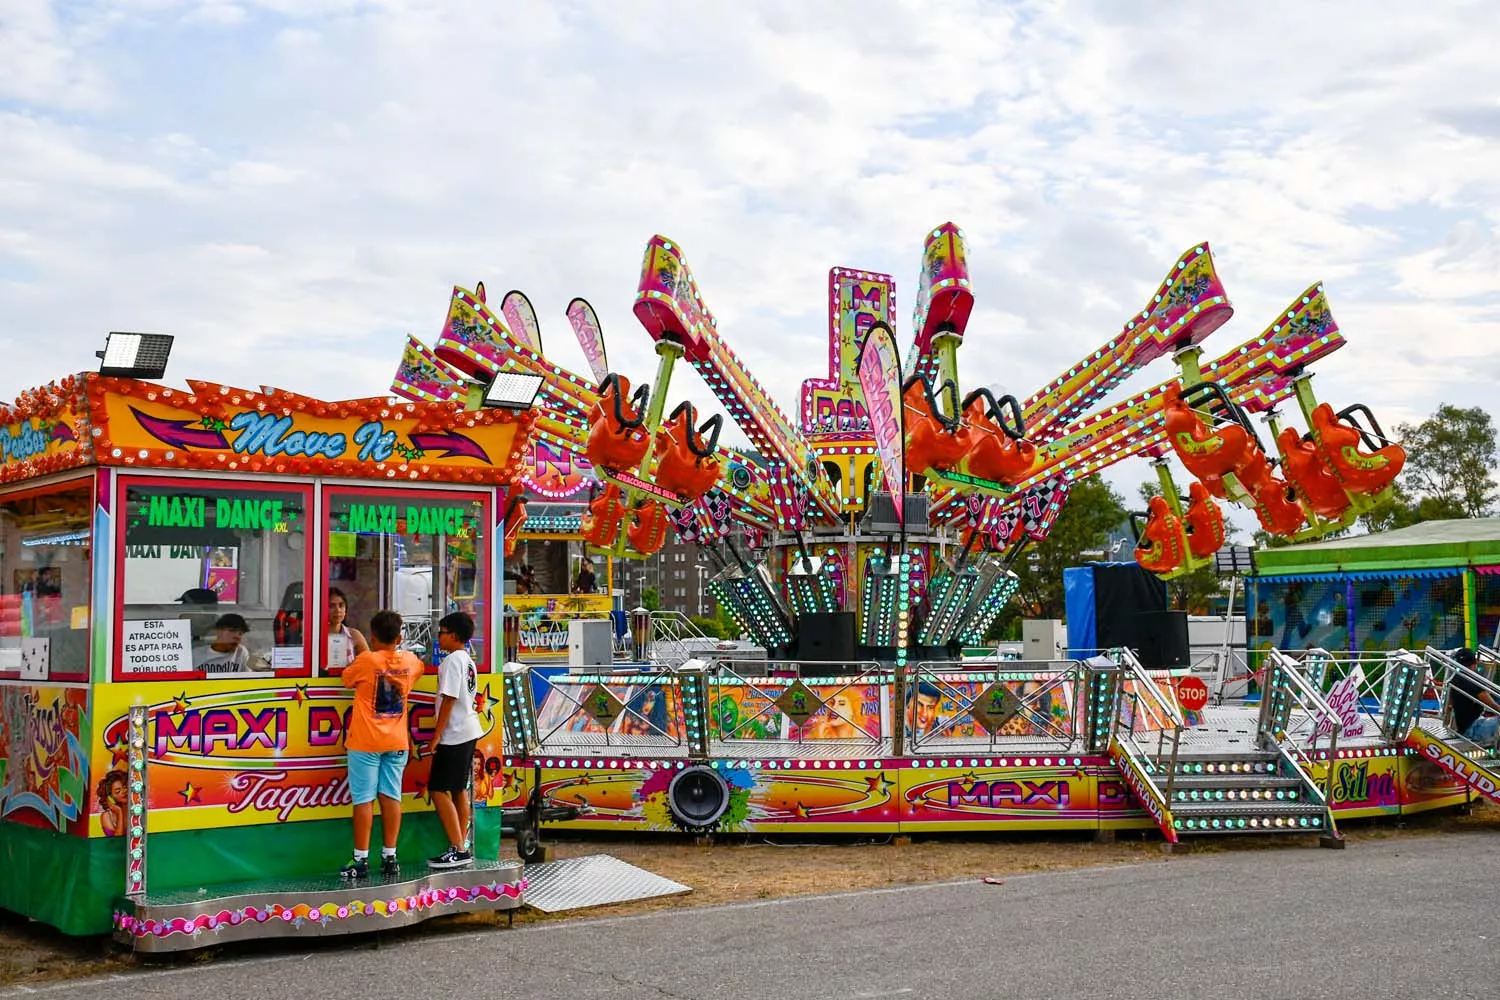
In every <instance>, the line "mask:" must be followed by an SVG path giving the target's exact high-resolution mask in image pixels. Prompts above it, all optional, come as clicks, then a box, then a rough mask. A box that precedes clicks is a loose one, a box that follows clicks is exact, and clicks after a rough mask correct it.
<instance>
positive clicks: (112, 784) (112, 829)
mask: <svg viewBox="0 0 1500 1000" xmlns="http://www.w3.org/2000/svg"><path fill="white" fill-rule="evenodd" d="M125 781H126V779H125V772H124V771H110V772H109V773H108V774H106V775H105V776H104V777H102V778H100V779H99V784H98V785H97V786H95V788H94V799H95V800H96V801H97V802H98V803H99V822H100V824H101V825H102V826H103V827H104V835H105V836H106V837H118V836H120V834H122V833H124V832H125Z"/></svg>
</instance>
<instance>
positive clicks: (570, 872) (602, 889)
mask: <svg viewBox="0 0 1500 1000" xmlns="http://www.w3.org/2000/svg"><path fill="white" fill-rule="evenodd" d="M526 881H527V886H526V897H525V900H524V902H525V904H526V905H527V906H529V907H531V908H532V909H534V910H541V911H542V912H543V913H560V912H562V911H563V910H579V909H582V908H584V907H586V906H605V905H607V904H609V903H628V902H631V901H633V900H637V899H651V898H652V897H654V896H675V895H678V894H680V893H684V892H692V891H693V890H692V887H691V886H686V885H683V884H682V883H681V882H673V881H672V880H671V879H669V878H662V877H661V876H660V875H657V874H655V873H653V872H648V871H646V870H645V869H644V868H637V867H636V866H635V865H632V864H628V863H626V862H624V861H621V860H620V859H619V858H613V857H610V856H609V855H608V854H592V855H589V856H588V857H585V858H565V859H563V860H562V861H548V862H545V863H543V864H538V865H527V866H526Z"/></svg>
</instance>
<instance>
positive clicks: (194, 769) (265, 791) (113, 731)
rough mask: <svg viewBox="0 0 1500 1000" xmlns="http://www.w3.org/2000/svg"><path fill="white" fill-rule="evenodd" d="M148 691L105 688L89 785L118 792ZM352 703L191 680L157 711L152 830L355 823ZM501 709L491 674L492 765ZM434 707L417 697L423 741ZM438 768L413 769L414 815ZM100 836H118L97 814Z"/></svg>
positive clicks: (482, 702) (335, 694)
mask: <svg viewBox="0 0 1500 1000" xmlns="http://www.w3.org/2000/svg"><path fill="white" fill-rule="evenodd" d="M433 680H434V679H432V678H429V679H425V683H426V684H427V685H430V684H431V683H432V681H433ZM141 690H143V689H142V688H140V687H138V686H135V685H101V686H99V687H96V688H95V692H96V694H95V697H96V699H97V704H96V709H95V718H96V719H97V720H98V721H99V724H98V725H97V726H96V727H95V728H94V737H93V739H94V748H93V752H92V754H91V757H92V762H93V773H92V774H91V776H90V787H98V788H101V789H108V788H110V787H111V784H112V782H113V781H114V780H115V779H116V778H120V779H123V775H124V773H125V772H124V768H125V733H126V717H127V713H128V711H129V707H130V704H131V702H132V701H134V700H135V699H136V698H138V697H139V694H140V692H141ZM351 694H352V693H351V692H350V691H349V690H347V689H345V688H344V687H342V686H341V685H340V684H339V683H338V682H337V681H336V680H334V681H327V680H313V681H310V682H304V683H294V682H290V681H286V680H279V679H274V678H264V679H259V678H257V679H245V680H239V681H219V680H190V681H185V682H184V685H183V687H182V688H181V689H179V691H178V693H177V694H175V695H170V696H166V697H164V698H163V699H162V700H160V701H158V702H155V703H154V704H151V705H149V706H147V727H146V754H147V762H148V766H147V773H148V776H149V781H148V794H149V803H148V805H149V808H150V812H151V829H152V830H155V831H172V830H197V829H208V828H215V827H226V826H251V825H258V824H264V823H287V822H294V821H297V820H313V819H331V818H343V817H347V816H348V815H349V808H350V806H351V804H352V799H351V797H350V794H349V781H348V767H347V764H346V762H345V748H344V734H345V732H346V730H347V729H348V725H349V715H350V712H351V711H352V708H353V706H352V699H351ZM498 699H499V683H498V680H494V681H492V680H491V678H490V677H489V676H488V675H484V676H481V678H480V682H479V696H478V698H477V700H476V704H477V707H478V708H479V709H480V713H479V717H480V719H481V721H483V722H484V724H485V726H486V735H485V736H483V737H481V739H480V743H481V744H482V745H485V747H486V748H485V750H484V753H485V754H486V755H498V754H499V753H500V750H499V741H500V727H499V725H498V722H499V710H500V708H499V700H498ZM433 700H434V696H433V694H432V692H430V691H425V692H424V691H416V692H413V693H412V695H411V734H412V737H413V739H415V740H417V741H419V742H425V741H427V740H430V739H431V738H432V736H433V723H434V721H435V720H436V709H435V708H434V705H433ZM490 744H493V746H489V745H490ZM428 766H429V762H428V760H427V759H424V760H422V761H415V760H413V761H411V762H410V763H409V764H408V765H407V768H406V772H405V775H404V776H403V779H402V791H403V797H405V798H407V802H406V806H407V808H408V809H410V808H414V807H418V806H417V802H416V800H417V799H420V798H422V797H424V792H425V789H426V781H427V769H428ZM90 832H91V834H92V835H93V836H113V835H115V834H116V833H117V829H113V828H112V827H111V825H108V824H105V823H104V822H103V817H102V816H100V815H96V816H95V817H94V819H93V821H92V822H91V824H90Z"/></svg>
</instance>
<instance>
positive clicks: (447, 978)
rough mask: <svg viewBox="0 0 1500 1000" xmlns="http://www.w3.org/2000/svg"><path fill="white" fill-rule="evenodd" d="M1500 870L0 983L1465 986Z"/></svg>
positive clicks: (799, 989) (674, 995) (678, 992)
mask: <svg viewBox="0 0 1500 1000" xmlns="http://www.w3.org/2000/svg"><path fill="white" fill-rule="evenodd" d="M901 850H902V849H901V848H899V847H893V848H892V849H891V863H892V864H899V863H900V857H901V855H900V852H901ZM732 859H733V854H732V852H726V853H725V860H726V863H730V862H732ZM1497 870H1500V836H1495V835H1493V834H1488V833H1472V834H1448V835H1445V836H1441V837H1436V836H1435V837H1404V838H1399V839H1392V840H1390V841H1381V842H1371V841H1364V842H1362V843H1360V844H1357V845H1352V846H1351V847H1350V848H1349V849H1348V850H1344V851H1327V850H1320V849H1318V848H1315V847H1308V848H1288V849H1283V850H1257V851H1247V852H1223V853H1218V852H1215V853H1199V854H1193V855H1187V856H1183V855H1178V856H1173V857H1165V858H1163V860H1162V861H1160V862H1151V863H1146V864H1138V865H1131V866H1124V867H1111V868H1092V869H1080V870H1075V871H1068V872H1059V873H1048V874H1037V875H1027V876H1020V877H1006V878H1005V879H1004V882H1003V883H1002V884H1000V885H987V884H984V883H983V882H980V881H978V880H970V881H965V882H958V883H945V884H940V885H924V886H913V887H906V888H900V889H887V890H874V891H865V892H855V893H848V894H842V895H830V896H819V897H812V898H806V897H804V898H801V899H786V900H766V901H763V902H756V903H746V904H738V905H730V906H719V907H711V908H701V909H695V908H689V907H677V908H672V909H668V910H662V911H656V912H653V913H649V914H642V915H640V916H637V917H630V916H625V917H614V918H609V919H587V918H580V919H574V920H571V921H567V922H563V923H541V924H528V925H525V926H522V927H517V928H515V929H512V930H498V929H497V930H485V931H482V932H463V933H454V934H451V935H437V936H433V935H428V936H423V937H420V938H418V937H402V936H399V935H397V936H392V937H389V938H387V939H386V941H385V943H384V944H383V945H382V946H381V947H379V948H375V947H373V946H372V945H371V944H370V943H369V941H368V940H364V941H361V940H358V939H351V940H350V941H348V942H347V943H346V944H344V945H342V946H340V947H337V948H335V949H329V948H326V947H325V948H322V949H320V950H317V951H313V952H300V953H296V954H292V953H286V954H278V955H274V956H268V955H257V956H255V957H250V958H242V959H233V958H230V959H225V960H220V961H216V962H213V963H209V964H195V965H181V966H177V967H173V968H168V969H149V968H148V969H145V970H142V971H137V972H132V973H128V974H123V975H120V976H116V977H111V978H109V979H104V980H95V981H90V982H87V983H78V982H74V983H60V984H57V985H56V986H49V987H34V988H32V989H30V990H11V991H8V992H7V991H0V997H6V998H9V997H22V996H29V997H36V996H47V995H49V994H51V995H58V996H70V997H72V996H77V997H80V998H86V1000H146V998H158V997H160V998H172V1000H200V998H205V997H207V998H213V1000H237V998H240V997H246V998H249V997H320V998H321V997H346V998H347V997H356V998H367V1000H383V998H387V997H420V998H424V1000H426V998H432V1000H467V998H471V997H472V998H486V1000H488V998H493V997H505V998H517V1000H595V998H609V1000H648V998H649V1000H699V998H702V1000H825V998H827V1000H835V998H836V1000H865V998H872V1000H873V998H884V997H891V998H902V997H911V998H917V1000H930V998H948V997H953V998H960V997H962V998H966V1000H970V998H991V997H1036V998H1052V997H1057V998H1070V1000H1076V998H1094V997H1100V998H1104V997H1107V998H1113V1000H1136V998H1141V1000H1146V998H1149V1000H1163V998H1170V997H1194V998H1199V997H1202V998H1212V1000H1230V998H1241V997H1270V998H1288V1000H1320V998H1333V997H1349V998H1361V1000H1368V998H1380V997H1401V998H1409V997H1422V998H1439V997H1475V996H1483V995H1488V994H1490V993H1492V992H1493V991H1494V988H1495V985H1496V983H1497V981H1500V955H1497V949H1496V945H1497V943H1500V909H1497V906H1500V895H1497V894H1500V879H1497V878H1496V877H1495V872H1496V871H1497Z"/></svg>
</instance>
